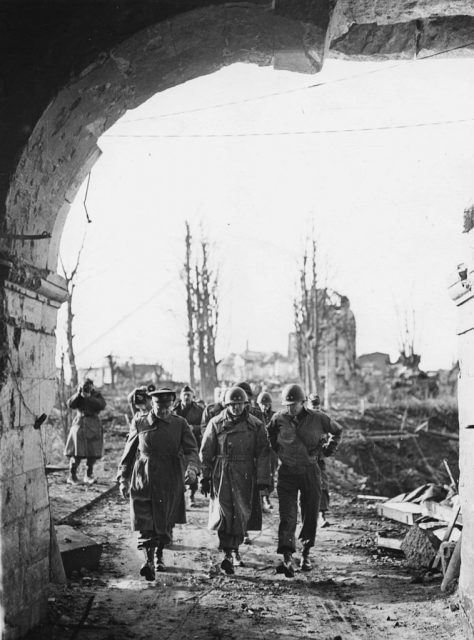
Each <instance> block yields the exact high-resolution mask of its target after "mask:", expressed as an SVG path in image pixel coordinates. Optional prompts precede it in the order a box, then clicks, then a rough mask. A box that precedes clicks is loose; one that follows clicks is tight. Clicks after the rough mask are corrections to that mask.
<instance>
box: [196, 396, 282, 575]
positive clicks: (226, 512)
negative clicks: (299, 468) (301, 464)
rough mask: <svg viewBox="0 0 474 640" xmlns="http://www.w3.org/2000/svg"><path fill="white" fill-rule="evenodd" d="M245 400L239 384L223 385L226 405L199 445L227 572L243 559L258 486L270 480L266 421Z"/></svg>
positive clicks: (256, 514) (257, 521)
mask: <svg viewBox="0 0 474 640" xmlns="http://www.w3.org/2000/svg"><path fill="white" fill-rule="evenodd" d="M247 402H248V398H247V394H246V393H245V391H243V390H242V389H240V388H238V387H231V388H230V389H228V390H227V391H226V394H225V399H224V404H225V407H226V409H225V410H224V411H222V412H221V413H220V414H219V415H218V416H216V417H214V418H212V419H211V420H210V422H209V424H208V425H207V427H206V431H205V432H204V435H203V439H202V445H201V451H200V457H201V462H202V476H203V477H202V480H201V490H202V492H203V493H204V495H207V494H210V496H211V500H210V505H209V528H210V529H213V530H216V531H217V533H218V536H219V548H220V549H221V550H222V551H223V552H224V559H223V561H222V563H221V568H222V569H223V570H224V571H225V572H226V573H229V574H232V573H234V566H235V565H237V566H238V565H240V564H241V560H240V555H239V546H240V545H241V544H242V542H243V540H244V536H245V532H246V531H247V530H248V529H252V530H255V531H256V530H259V529H261V527H262V512H261V507H260V500H259V499H258V491H259V490H260V489H263V488H264V487H266V486H268V483H269V447H268V442H267V440H266V436H265V429H264V425H263V423H262V422H260V420H258V419H257V418H255V417H254V416H252V415H250V413H249V412H248V409H247V408H246V403H247ZM255 497H256V498H257V499H256V500H255V499H254V498H255ZM234 559H235V564H234Z"/></svg>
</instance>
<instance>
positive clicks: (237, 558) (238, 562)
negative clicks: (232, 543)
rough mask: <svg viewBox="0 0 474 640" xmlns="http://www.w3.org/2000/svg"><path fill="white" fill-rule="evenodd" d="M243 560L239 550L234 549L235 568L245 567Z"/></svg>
mask: <svg viewBox="0 0 474 640" xmlns="http://www.w3.org/2000/svg"><path fill="white" fill-rule="evenodd" d="M244 566H245V565H244V563H243V562H242V558H241V557H240V553H239V549H238V548H237V549H234V567H244Z"/></svg>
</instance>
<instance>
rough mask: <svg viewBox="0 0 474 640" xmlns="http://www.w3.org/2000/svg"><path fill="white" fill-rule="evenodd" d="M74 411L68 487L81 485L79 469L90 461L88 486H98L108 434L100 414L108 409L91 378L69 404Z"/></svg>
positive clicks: (68, 451) (66, 450)
mask: <svg viewBox="0 0 474 640" xmlns="http://www.w3.org/2000/svg"><path fill="white" fill-rule="evenodd" d="M68 406H69V408H70V409H77V413H76V416H75V418H74V421H73V423H72V426H71V429H70V431H69V435H68V437H67V440H66V445H65V447H64V455H66V456H68V457H69V475H68V477H67V480H66V482H67V483H68V484H72V485H76V484H79V480H78V478H77V469H78V467H79V464H80V462H81V460H82V459H83V458H85V459H86V473H85V475H84V482H85V483H86V484H94V482H96V479H95V477H94V464H95V462H96V460H98V459H99V458H102V455H103V452H104V430H103V427H102V423H101V421H100V418H99V413H100V412H101V411H102V409H104V408H105V400H104V398H103V397H102V394H101V393H100V392H99V391H97V390H96V389H95V388H94V383H93V381H92V380H91V379H90V378H86V379H85V380H84V382H83V384H82V385H81V386H80V387H79V388H78V390H77V392H76V393H75V394H74V395H73V396H72V397H71V398H69V400H68Z"/></svg>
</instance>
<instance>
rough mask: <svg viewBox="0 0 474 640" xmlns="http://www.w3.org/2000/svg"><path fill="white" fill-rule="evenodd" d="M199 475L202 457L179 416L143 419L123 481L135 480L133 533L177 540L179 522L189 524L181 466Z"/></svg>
mask: <svg viewBox="0 0 474 640" xmlns="http://www.w3.org/2000/svg"><path fill="white" fill-rule="evenodd" d="M183 454H184V456H185V459H186V464H187V467H188V468H190V469H193V470H194V471H195V472H196V473H197V472H198V471H199V467H200V465H199V456H198V450H197V445H196V440H195V439H194V436H193V434H192V431H191V427H190V426H189V424H188V423H187V422H186V420H184V418H181V417H179V416H177V415H175V414H173V413H171V414H170V415H169V416H168V417H167V418H161V417H157V416H156V415H155V414H154V413H153V412H150V413H148V414H145V415H143V414H142V415H137V416H135V417H134V418H133V420H132V423H131V425H130V432H129V435H128V439H127V442H126V445H125V450H124V452H123V455H122V458H121V460H120V464H119V471H118V479H119V480H121V479H127V480H129V481H130V511H131V521H132V530H134V531H145V530H146V531H154V532H155V533H157V534H159V535H168V536H169V537H171V531H172V529H173V527H174V525H175V524H182V523H184V522H186V510H185V501H184V489H185V487H184V478H183V469H182V466H181V460H182V456H183Z"/></svg>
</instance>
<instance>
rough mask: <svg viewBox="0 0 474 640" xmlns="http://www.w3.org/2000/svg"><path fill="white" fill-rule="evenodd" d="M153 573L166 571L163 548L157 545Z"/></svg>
mask: <svg viewBox="0 0 474 640" xmlns="http://www.w3.org/2000/svg"><path fill="white" fill-rule="evenodd" d="M155 571H157V572H161V571H166V567H165V563H164V561H163V546H162V545H158V546H157V547H156V549H155Z"/></svg>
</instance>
